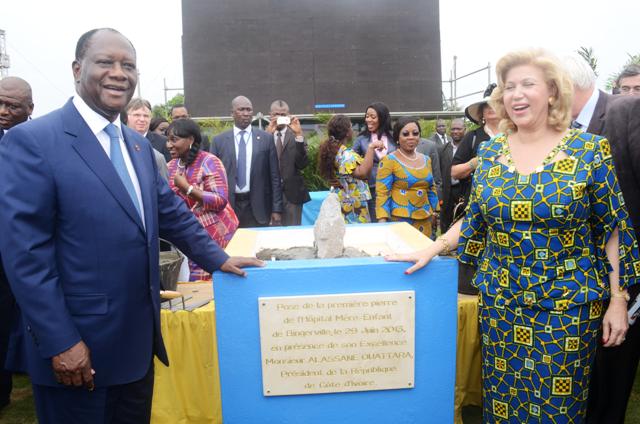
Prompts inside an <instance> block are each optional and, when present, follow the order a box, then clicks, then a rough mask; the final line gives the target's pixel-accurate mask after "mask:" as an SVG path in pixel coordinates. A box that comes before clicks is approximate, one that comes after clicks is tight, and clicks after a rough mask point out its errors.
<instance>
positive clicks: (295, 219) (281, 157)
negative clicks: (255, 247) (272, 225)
mask: <svg viewBox="0 0 640 424" xmlns="http://www.w3.org/2000/svg"><path fill="white" fill-rule="evenodd" d="M270 118H271V121H270V123H269V126H268V127H267V132H268V133H270V134H272V135H273V138H274V142H275V146H276V153H277V154H278V163H279V164H280V178H281V182H282V206H283V211H282V212H283V213H282V225H300V224H301V223H302V205H303V203H306V202H308V201H309V200H311V197H310V196H309V190H307V188H306V187H305V185H304V178H303V177H302V170H303V169H304V168H305V167H306V166H307V165H308V164H309V158H308V157H307V143H306V141H305V140H304V134H303V133H302V127H301V126H300V120H299V119H298V118H296V117H295V116H291V114H290V113H289V105H288V104H287V103H286V102H285V101H283V100H276V101H274V102H273V103H271V108H270ZM278 120H280V121H281V123H280V124H278ZM286 121H288V123H287V122H286Z"/></svg>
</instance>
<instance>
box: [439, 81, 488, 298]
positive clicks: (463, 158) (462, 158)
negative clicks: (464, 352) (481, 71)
mask: <svg viewBox="0 0 640 424" xmlns="http://www.w3.org/2000/svg"><path fill="white" fill-rule="evenodd" d="M494 88H496V84H494V83H491V84H489V85H488V86H487V88H486V90H485V91H484V95H483V99H482V100H480V101H479V102H475V103H473V104H470V105H469V106H467V108H466V109H465V111H464V114H465V116H466V117H467V119H469V120H470V121H472V122H473V123H475V124H477V125H478V127H477V128H476V129H475V130H473V131H469V132H468V133H467V134H466V135H465V136H464V138H463V139H462V141H461V142H460V146H459V147H458V148H457V150H456V152H455V154H454V155H453V160H452V161H451V177H452V178H455V179H457V180H459V181H460V182H459V183H458V184H459V185H460V188H459V191H458V192H459V193H461V195H460V198H459V199H458V201H457V202H456V205H454V206H453V212H452V214H451V218H452V220H451V222H456V221H457V220H458V218H460V217H461V216H463V215H464V210H465V207H466V205H467V201H468V200H469V194H470V193H471V175H472V174H473V171H475V169H476V167H477V166H478V159H477V158H476V155H477V153H478V146H479V145H480V143H482V142H483V141H486V140H489V139H490V138H491V137H493V136H494V135H495V134H497V133H498V123H499V122H500V119H499V118H498V116H497V115H496V113H495V111H494V110H493V109H492V108H491V106H489V97H491V93H492V92H493V89H494ZM474 273H475V267H473V266H472V265H469V264H465V263H462V262H460V263H458V292H459V293H463V294H476V293H477V290H476V289H475V288H474V287H472V286H471V279H472V278H473V274H474Z"/></svg>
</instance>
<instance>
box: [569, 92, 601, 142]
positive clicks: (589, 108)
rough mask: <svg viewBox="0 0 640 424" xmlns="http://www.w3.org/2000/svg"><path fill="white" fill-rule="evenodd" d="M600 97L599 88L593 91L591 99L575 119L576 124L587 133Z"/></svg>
mask: <svg viewBox="0 0 640 424" xmlns="http://www.w3.org/2000/svg"><path fill="white" fill-rule="evenodd" d="M599 97H600V90H598V89H597V88H594V89H593V93H591V97H589V100H587V103H586V104H585V105H584V107H583V108H582V110H581V111H580V114H579V115H578V117H577V118H576V119H575V122H577V123H578V124H580V129H581V130H584V131H586V130H587V128H589V123H590V122H591V118H593V112H595V110H596V103H598V98H599Z"/></svg>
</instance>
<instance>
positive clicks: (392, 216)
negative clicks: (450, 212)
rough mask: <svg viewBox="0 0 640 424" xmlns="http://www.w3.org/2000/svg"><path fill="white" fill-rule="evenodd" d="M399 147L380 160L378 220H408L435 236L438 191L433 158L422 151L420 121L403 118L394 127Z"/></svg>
mask: <svg viewBox="0 0 640 424" xmlns="http://www.w3.org/2000/svg"><path fill="white" fill-rule="evenodd" d="M393 140H394V141H395V142H396V144H397V145H398V148H397V150H395V151H394V152H392V153H390V154H388V155H387V156H385V157H384V158H382V160H381V161H380V166H379V167H378V175H377V180H376V193H377V196H376V216H377V218H378V222H386V221H387V220H390V221H404V222H408V223H410V224H411V225H413V226H414V227H415V228H417V229H418V230H419V231H420V232H421V233H423V234H424V235H426V236H427V237H431V231H432V225H431V224H432V219H433V218H432V217H433V216H434V214H435V210H436V207H437V205H438V194H437V190H436V186H435V182H434V180H433V173H432V170H431V159H430V158H429V157H428V156H425V155H423V154H422V153H418V152H417V151H416V147H417V146H418V143H419V142H420V124H419V123H418V120H417V119H414V118H407V117H402V118H400V119H398V122H396V125H395V126H394V128H393Z"/></svg>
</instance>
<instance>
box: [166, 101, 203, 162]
mask: <svg viewBox="0 0 640 424" xmlns="http://www.w3.org/2000/svg"><path fill="white" fill-rule="evenodd" d="M170 115H171V121H172V122H173V121H175V120H176V119H189V118H191V115H189V111H188V110H187V107H186V106H185V105H183V104H177V105H173V106H171V112H170ZM200 135H201V138H202V142H201V143H200V149H201V150H204V151H205V152H208V151H209V150H211V144H210V143H209V137H207V135H206V134H204V133H202V134H200Z"/></svg>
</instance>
